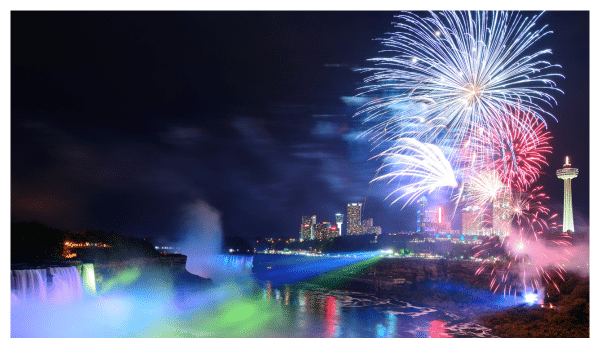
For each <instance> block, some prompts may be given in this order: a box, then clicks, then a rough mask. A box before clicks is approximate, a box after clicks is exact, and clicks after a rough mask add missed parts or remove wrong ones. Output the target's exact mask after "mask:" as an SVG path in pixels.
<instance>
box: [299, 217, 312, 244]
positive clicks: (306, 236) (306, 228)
mask: <svg viewBox="0 0 600 338" xmlns="http://www.w3.org/2000/svg"><path fill="white" fill-rule="evenodd" d="M310 220H311V218H310V216H302V223H301V224H300V240H301V241H309V240H310V237H311V227H310Z"/></svg>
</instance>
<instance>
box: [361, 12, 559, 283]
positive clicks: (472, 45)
mask: <svg viewBox="0 0 600 338" xmlns="http://www.w3.org/2000/svg"><path fill="white" fill-rule="evenodd" d="M538 18H539V15H536V16H533V17H531V18H528V17H523V16H522V15H521V14H519V13H515V12H454V11H447V12H441V13H434V12H430V15H429V16H427V17H420V16H419V15H416V14H413V13H403V14H401V15H399V16H398V19H399V22H398V23H397V24H396V27H397V28H398V31H397V32H395V33H391V34H389V36H388V37H387V38H384V39H381V41H382V43H383V45H384V46H385V47H386V50H385V51H384V53H386V55H384V56H383V57H378V58H373V59H371V60H370V61H372V62H374V63H375V66H373V67H371V68H364V69H362V71H363V72H367V73H370V75H368V76H367V77H366V78H365V82H366V85H365V86H364V87H362V88H361V90H362V91H361V94H360V95H365V96H367V95H368V96H376V98H375V99H372V100H370V101H369V102H368V103H366V104H365V105H363V106H362V107H361V108H360V110H359V111H358V113H357V116H360V117H362V118H363V120H364V121H365V123H368V124H369V125H370V127H369V128H368V129H367V131H366V132H365V133H364V134H363V136H366V135H369V139H370V141H371V142H372V143H373V144H374V145H375V147H374V149H378V148H383V149H384V150H382V151H380V153H379V154H378V155H376V156H374V158H378V159H381V160H382V165H381V167H380V169H379V170H378V176H376V178H375V179H374V180H373V181H380V180H385V181H387V182H388V184H389V183H392V182H393V183H394V184H397V187H395V188H394V189H393V191H392V193H391V194H389V195H388V197H390V196H392V195H397V198H396V199H394V200H393V202H392V204H393V203H395V202H397V201H398V200H400V199H403V198H406V203H405V205H406V204H408V203H411V202H413V201H414V200H415V199H417V198H418V197H419V196H421V195H423V194H425V193H431V192H432V191H434V190H436V189H442V188H446V187H451V188H452V189H454V188H456V187H460V188H459V189H456V195H454V200H455V201H456V206H457V207H458V204H459V203H465V204H466V205H467V206H469V207H472V208H473V209H474V210H481V213H482V216H488V217H487V219H488V221H487V222H488V223H490V224H482V225H481V227H480V229H479V230H478V231H479V233H487V234H488V235H491V234H500V235H501V236H502V238H500V237H498V236H492V237H491V238H489V237H486V239H485V240H484V243H483V244H482V245H481V246H480V247H478V248H477V254H476V256H478V257H483V256H484V255H485V257H483V258H485V259H484V263H483V265H482V267H481V269H480V270H479V271H478V272H477V273H478V274H480V273H483V272H484V271H486V273H487V272H489V273H490V275H491V276H492V279H491V282H490V288H491V289H492V290H493V291H498V290H499V288H501V287H502V286H504V292H505V294H506V293H509V294H510V293H511V292H513V291H514V292H515V294H516V291H517V290H516V288H517V287H520V288H525V289H526V288H527V287H532V288H534V289H539V288H540V282H541V281H545V282H546V284H548V285H550V283H551V282H552V280H551V275H552V272H553V271H554V272H557V273H558V275H560V272H561V271H560V267H558V268H556V269H554V268H552V269H554V270H552V269H551V270H550V271H547V270H545V269H544V267H545V266H547V265H548V264H550V265H552V266H553V264H554V263H553V261H550V260H548V259H544V257H541V256H540V255H542V256H543V255H544V252H545V250H543V249H544V245H545V244H542V243H541V241H540V235H542V234H543V233H544V231H546V230H548V229H551V228H553V227H554V226H555V223H554V219H555V218H556V214H553V215H550V210H549V209H548V208H547V207H545V206H544V202H545V201H546V200H547V199H548V196H547V195H545V194H544V193H543V192H542V188H541V187H540V186H536V187H535V188H532V187H534V186H535V184H536V181H537V180H538V178H539V177H540V175H541V174H542V170H543V167H544V166H547V165H548V163H547V162H546V156H547V155H548V154H550V153H551V152H552V147H551V146H550V144H549V141H550V140H551V139H552V137H551V135H550V132H549V131H548V130H547V129H546V121H545V118H547V117H551V118H554V117H553V116H552V115H551V114H550V113H549V112H548V111H547V110H546V109H548V108H551V107H552V106H553V105H554V104H555V103H556V101H555V100H554V98H553V96H552V95H551V94H552V93H555V92H561V91H560V89H558V88H557V87H556V84H555V83H554V81H553V79H555V78H556V77H562V75H560V74H557V73H554V72H553V69H554V68H559V67H560V66H558V65H553V64H551V63H549V62H547V61H545V60H543V58H544V57H545V56H547V54H550V53H551V51H550V50H548V49H544V50H537V51H536V48H535V44H536V42H537V41H538V40H540V39H541V38H542V37H544V36H545V35H546V34H549V33H551V32H550V31H548V30H547V29H546V28H547V27H546V26H543V27H539V28H537V27H536V28H534V26H535V24H536V21H537V20H538ZM373 181H372V182H373ZM452 191H453V192H454V190H452ZM490 205H492V206H493V210H498V211H499V212H498V215H491V214H489V212H487V211H486V210H490V209H489V208H488V206H490ZM493 212H494V213H496V211H493ZM500 214H501V215H500ZM489 216H492V217H489ZM500 216H501V217H500ZM480 218H481V219H482V220H484V219H485V217H480ZM496 218H497V219H496ZM490 220H491V221H490ZM485 222H486V221H482V223H485ZM513 225H514V226H515V228H514V229H511V228H512V226H513ZM484 227H487V228H490V227H491V228H490V229H487V230H486V229H484ZM496 227H498V229H496ZM501 228H502V229H501ZM509 232H510V236H507V235H508V233H509ZM551 242H552V244H558V245H563V244H565V243H567V241H564V240H562V239H560V240H553V241H551ZM544 243H546V242H544ZM536 250H538V251H537V252H536ZM546 258H547V257H546ZM488 268H489V270H488ZM552 283H553V282H552ZM506 288H508V289H506Z"/></svg>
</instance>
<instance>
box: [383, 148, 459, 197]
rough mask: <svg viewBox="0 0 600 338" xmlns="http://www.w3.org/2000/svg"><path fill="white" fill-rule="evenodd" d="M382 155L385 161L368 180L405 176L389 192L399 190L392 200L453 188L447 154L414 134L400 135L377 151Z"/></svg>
mask: <svg viewBox="0 0 600 338" xmlns="http://www.w3.org/2000/svg"><path fill="white" fill-rule="evenodd" d="M375 157H376V158H377V157H382V158H384V164H383V165H382V166H381V167H380V169H379V171H380V172H386V173H385V174H381V175H378V176H377V177H375V178H374V179H373V180H372V181H371V182H375V181H381V180H387V181H388V183H391V182H394V181H395V180H402V179H405V180H407V183H406V184H401V185H400V187H399V188H397V189H394V191H392V193H390V194H389V195H388V198H389V197H390V196H392V195H395V194H399V197H398V198H396V199H395V200H394V201H393V202H392V204H394V203H396V202H397V201H398V200H400V199H402V198H404V197H406V196H408V197H409V198H408V200H407V202H406V203H405V204H404V205H405V206H406V204H408V203H410V202H412V201H413V200H415V199H417V198H418V197H419V196H420V195H422V194H423V193H425V192H432V191H434V190H435V189H438V188H443V187H451V188H456V187H457V186H458V183H457V182H456V178H455V177H454V172H453V170H452V167H451V166H450V163H449V162H448V160H447V159H446V156H444V154H443V153H442V151H441V150H440V148H438V147H437V146H435V145H433V144H428V143H422V142H419V141H417V140H416V139H413V138H402V139H399V140H398V141H397V142H396V145H395V146H394V147H391V148H389V149H387V150H385V151H383V152H382V153H380V154H379V155H377V156H375Z"/></svg>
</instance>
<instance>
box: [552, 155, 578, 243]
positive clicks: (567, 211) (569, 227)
mask: <svg viewBox="0 0 600 338" xmlns="http://www.w3.org/2000/svg"><path fill="white" fill-rule="evenodd" d="M577 174H579V169H577V168H571V164H570V163H569V157H568V156H567V159H566V160H565V164H563V168H562V169H558V170H557V171H556V176H558V178H560V179H561V180H563V181H565V199H564V205H563V232H567V231H571V232H575V226H574V225H573V200H572V199H571V180H572V179H574V178H575V177H577Z"/></svg>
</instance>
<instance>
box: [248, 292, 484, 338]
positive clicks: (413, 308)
mask: <svg viewBox="0 0 600 338" xmlns="http://www.w3.org/2000/svg"><path fill="white" fill-rule="evenodd" d="M261 290H262V291H261V292H262V298H263V299H264V300H267V301H270V302H272V303H273V304H278V305H279V306H280V307H281V309H282V311H283V312H284V314H285V315H284V318H285V320H286V323H285V327H287V328H289V333H288V334H285V335H284V336H286V337H419V338H421V337H422V338H426V337H436V338H438V337H439V338H463V337H494V336H493V335H491V334H490V333H489V332H490V330H489V329H488V328H486V327H483V326H481V325H479V324H477V323H474V322H470V321H469V319H468V318H463V317H461V316H458V315H456V314H452V313H446V312H444V311H439V310H436V309H433V308H430V307H426V306H420V305H417V304H411V303H409V302H405V301H402V300H399V299H394V298H393V297H391V298H386V299H382V298H378V297H377V296H375V295H372V294H368V293H361V292H352V291H343V290H328V289H324V288H320V287H317V286H315V285H311V284H306V283H299V284H292V285H284V286H281V287H275V286H273V285H272V284H271V283H270V282H269V281H266V282H265V284H264V285H262V289H261ZM259 291H260V290H259Z"/></svg>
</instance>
